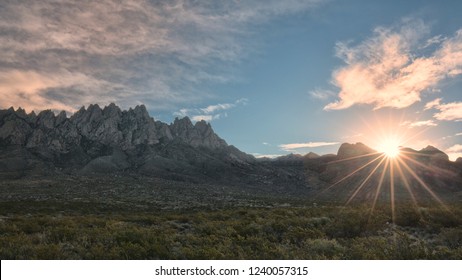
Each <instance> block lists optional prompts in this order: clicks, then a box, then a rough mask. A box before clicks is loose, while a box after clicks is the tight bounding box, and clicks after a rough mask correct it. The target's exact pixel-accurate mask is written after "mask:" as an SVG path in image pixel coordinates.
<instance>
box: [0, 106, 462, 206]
mask: <svg viewBox="0 0 462 280" xmlns="http://www.w3.org/2000/svg"><path fill="white" fill-rule="evenodd" d="M402 153H403V154H405V155H406V157H405V159H407V160H406V162H407V164H406V166H403V167H402V168H401V169H399V170H397V171H396V172H395V173H392V174H393V176H394V177H396V180H394V179H393V180H392V179H391V178H392V177H393V176H390V174H388V173H389V172H390V171H389V169H387V168H386V166H385V165H384V164H382V165H381V166H378V164H376V163H379V162H380V160H377V161H375V163H374V164H372V163H371V164H369V162H371V161H373V160H374V159H376V158H377V157H378V156H380V154H379V153H377V152H376V151H374V150H373V149H371V148H369V147H367V146H366V145H364V144H362V143H356V144H348V143H344V144H342V145H341V146H340V148H339V150H338V153H337V154H336V155H323V156H319V155H317V154H314V153H309V154H306V155H304V156H302V155H293V154H291V155H287V156H283V157H280V158H276V159H256V158H254V157H253V156H252V155H249V154H246V153H244V152H242V151H240V150H239V149H237V148H236V147H234V146H232V145H228V144H227V143H226V141H225V140H223V139H222V138H220V137H219V136H218V135H217V134H216V133H215V132H214V131H213V129H212V127H211V125H210V124H209V123H207V122H205V121H199V122H196V123H195V124H193V123H192V122H191V120H190V119H189V118H188V117H184V118H182V119H179V118H176V119H175V120H174V121H173V123H171V124H166V123H163V122H161V121H156V120H154V119H153V118H152V117H150V115H149V114H148V112H147V110H146V107H145V106H144V105H139V106H136V107H135V108H133V109H132V108H130V109H129V110H121V109H120V108H119V107H117V106H116V105H115V104H110V105H109V106H106V107H104V108H101V107H100V106H98V105H90V106H89V107H88V108H85V107H82V108H81V109H80V110H78V111H77V112H75V113H74V114H73V115H72V116H70V117H68V116H67V115H66V113H65V112H64V111H63V112H60V113H59V114H55V113H54V112H52V111H50V110H45V111H42V112H40V113H38V114H35V113H34V112H31V113H29V114H27V113H26V112H25V111H24V110H23V109H21V108H19V109H17V110H15V109H14V108H9V109H6V110H0V177H1V178H2V179H3V180H9V179H18V178H37V177H38V178H40V177H50V178H52V177H53V176H57V175H59V176H93V175H98V176H109V175H117V176H147V177H158V178H163V179H168V180H176V181H184V182H194V183H214V184H221V185H238V186H241V187H242V188H245V187H246V186H260V187H261V188H264V189H265V190H268V191H278V192H295V193H300V192H304V193H310V192H315V191H316V192H318V191H321V192H322V193H323V194H326V195H327V196H329V195H332V196H335V194H338V193H342V194H343V195H345V196H347V195H348V194H351V193H352V192H356V191H355V190H357V189H358V186H361V188H360V189H361V190H360V191H357V193H358V197H363V198H367V197H370V196H371V195H373V193H374V191H373V190H374V189H375V188H376V186H377V185H378V184H379V183H381V184H383V185H387V184H389V183H390V182H389V181H390V180H392V181H393V183H394V184H396V185H397V187H398V186H400V185H402V186H403V188H402V189H409V188H411V189H414V190H416V192H417V193H422V196H425V194H427V193H428V191H425V187H427V186H432V187H434V188H436V189H437V190H436V191H435V192H437V193H446V194H450V195H453V194H457V195H459V194H460V193H461V191H462V159H461V158H459V159H458V160H457V161H456V162H451V161H449V159H448V156H447V155H446V154H444V153H443V152H442V151H440V150H438V149H436V148H434V147H431V146H428V147H427V148H425V149H422V150H420V151H415V150H412V149H408V148H402ZM403 159H404V157H403ZM377 166H378V167H377ZM372 173H374V174H372ZM385 173H386V174H387V176H385V175H381V174H385ZM369 174H372V175H370V176H369ZM414 175H415V176H414ZM381 177H384V178H382V179H381ZM400 177H404V178H406V179H404V180H403V179H402V178H401V179H400ZM365 178H368V179H367V180H366V182H365V180H364V179H365ZM421 185H424V186H421ZM419 190H420V191H419ZM360 193H361V195H359V194H360Z"/></svg>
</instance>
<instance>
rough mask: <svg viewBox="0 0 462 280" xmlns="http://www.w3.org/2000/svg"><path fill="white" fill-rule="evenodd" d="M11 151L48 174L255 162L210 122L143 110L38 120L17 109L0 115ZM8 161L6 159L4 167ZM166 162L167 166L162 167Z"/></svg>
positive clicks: (1, 135) (48, 115)
mask: <svg viewBox="0 0 462 280" xmlns="http://www.w3.org/2000/svg"><path fill="white" fill-rule="evenodd" d="M11 147H15V149H18V150H21V151H22V153H26V154H28V157H27V158H28V160H26V162H28V164H29V165H33V162H40V161H42V162H44V163H46V164H47V165H49V166H51V168H52V169H53V168H59V169H65V170H73V171H76V170H77V171H81V172H86V173H91V172H113V171H121V170H127V169H129V170H135V171H138V170H141V169H140V167H144V169H145V170H151V169H150V168H148V166H150V165H151V166H156V168H157V169H158V170H159V172H162V171H165V169H169V168H168V166H170V167H171V166H172V165H176V166H181V167H182V168H183V169H188V168H190V169H194V168H197V166H201V165H205V162H206V161H210V162H214V163H215V165H224V166H226V165H227V164H230V162H233V163H234V164H248V163H249V162H252V161H253V160H254V158H253V157H252V156H250V155H247V154H245V153H243V152H241V151H239V150H238V149H236V148H235V147H233V146H229V145H228V144H227V143H226V142H225V141H224V140H223V139H221V138H220V137H219V136H218V135H217V134H216V133H215V132H214V131H213V129H212V127H211V125H210V124H209V123H206V122H205V121H200V122H197V123H196V124H193V123H192V122H191V120H190V119H189V118H188V117H184V118H183V119H175V121H174V122H173V123H172V124H166V123H163V122H161V121H155V120H154V119H153V118H152V117H150V116H149V113H148V111H147V109H146V107H145V106H144V105H139V106H136V107H135V108H133V109H132V108H130V109H129V110H121V109H120V108H119V107H117V106H116V105H115V104H110V105H109V106H107V107H104V108H100V106H99V105H97V104H95V105H90V106H88V108H85V107H82V108H81V109H80V110H78V111H77V112H76V113H75V114H73V115H72V116H71V117H70V118H68V117H67V116H66V113H65V112H60V113H59V114H57V115H55V114H54V113H53V112H52V111H50V110H45V111H42V112H39V114H38V115H36V114H35V112H31V113H29V114H26V112H25V111H24V110H23V109H21V108H19V109H17V110H14V109H13V108H9V109H7V110H0V149H2V150H7V149H11ZM14 157H16V155H15V156H14ZM11 159H12V158H10V157H4V158H3V159H2V161H3V165H7V161H8V160H11ZM31 159H34V160H33V161H32V160H31ZM211 159H214V160H211ZM154 161H155V162H156V163H155V164H154V163H153V162H154ZM166 161H170V165H162V163H165V162H166ZM171 161H173V162H171ZM180 161H182V162H180ZM218 163H220V164H218ZM28 164H26V165H28ZM185 164H186V165H187V166H186V167H185ZM24 166H25V165H24V164H20V165H18V168H17V169H18V171H21V172H19V173H21V174H23V173H24V172H23V171H24V170H26V169H25V168H24ZM0 167H1V165H0ZM193 167H194V168H193ZM223 168H224V167H223ZM173 169H175V168H173ZM199 169H200V168H199ZM0 171H1V170H0ZM199 172H202V171H199Z"/></svg>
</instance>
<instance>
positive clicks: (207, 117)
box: [173, 98, 248, 122]
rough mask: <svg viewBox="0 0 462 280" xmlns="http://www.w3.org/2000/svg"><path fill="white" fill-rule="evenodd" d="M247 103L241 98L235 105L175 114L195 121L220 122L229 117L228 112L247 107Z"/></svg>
mask: <svg viewBox="0 0 462 280" xmlns="http://www.w3.org/2000/svg"><path fill="white" fill-rule="evenodd" d="M247 102H248V99H247V98H240V99H238V100H236V101H235V102H234V103H220V104H214V105H209V106H207V107H205V108H182V109H180V110H178V111H177V112H175V113H173V114H174V115H175V116H180V117H185V116H189V117H191V119H192V120H193V121H201V120H204V121H208V122H210V121H212V120H218V119H220V118H222V117H227V116H228V113H227V112H226V111H227V110H229V109H232V108H234V107H236V106H238V105H246V104H247Z"/></svg>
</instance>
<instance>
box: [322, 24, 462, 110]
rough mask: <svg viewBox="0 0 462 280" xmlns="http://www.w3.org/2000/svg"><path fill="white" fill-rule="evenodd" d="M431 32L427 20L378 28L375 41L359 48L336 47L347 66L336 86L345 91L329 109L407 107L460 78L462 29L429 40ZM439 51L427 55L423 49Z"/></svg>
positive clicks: (338, 72) (339, 72)
mask: <svg viewBox="0 0 462 280" xmlns="http://www.w3.org/2000/svg"><path fill="white" fill-rule="evenodd" d="M428 33H429V28H428V27H427V26H426V25H425V24H424V23H423V22H422V21H411V22H407V23H405V24H404V25H402V27H400V28H399V29H398V28H385V27H379V28H376V29H375V30H374V36H373V37H372V38H369V39H367V40H365V41H363V42H361V43H359V44H358V45H355V46H351V45H350V44H347V43H338V44H337V56H338V57H340V58H341V59H343V60H344V62H345V63H346V64H347V65H346V66H344V67H341V68H339V69H337V70H335V71H334V72H333V74H332V76H333V79H332V83H333V85H335V86H336V87H338V88H339V89H340V91H339V93H338V97H339V100H337V101H335V102H332V103H329V104H328V105H327V106H325V109H326V110H339V109H345V108H348V107H351V106H353V105H355V104H369V105H373V106H374V108H375V109H378V108H382V107H393V108H405V107H408V106H410V105H412V104H414V103H416V102H418V101H420V100H421V95H422V93H424V92H425V91H427V90H432V89H433V88H434V87H436V86H438V84H439V82H440V81H442V80H443V79H445V78H451V77H454V76H456V75H459V74H460V73H461V71H460V70H461V69H462V29H460V30H458V31H457V32H456V33H455V35H454V36H453V37H449V38H443V37H438V36H437V37H433V38H430V39H429V40H424V38H425V37H426V36H427V34H428ZM429 45H434V46H436V50H435V51H433V52H432V53H430V54H429V55H428V56H424V55H421V54H420V53H422V52H421V51H420V52H418V50H421V49H422V47H421V46H423V47H426V46H429Z"/></svg>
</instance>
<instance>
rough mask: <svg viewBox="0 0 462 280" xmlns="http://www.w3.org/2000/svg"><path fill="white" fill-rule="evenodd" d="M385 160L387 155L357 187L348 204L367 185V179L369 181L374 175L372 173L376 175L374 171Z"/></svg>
mask: <svg viewBox="0 0 462 280" xmlns="http://www.w3.org/2000/svg"><path fill="white" fill-rule="evenodd" d="M385 160H386V157H383V158H382V160H381V161H380V162H379V163H377V165H376V166H375V168H374V169H373V170H372V171H371V172H369V175H368V176H367V177H366V179H364V181H363V182H362V183H361V185H359V187H357V188H356V190H355V192H354V193H353V194H352V195H351V196H350V198H349V199H348V201H347V202H346V205H348V204H349V203H350V202H351V201H352V200H353V199H354V198H355V196H356V195H357V194H358V193H359V192H360V191H361V189H362V188H363V187H364V185H366V183H367V181H369V179H370V178H371V177H372V175H374V173H375V172H376V171H377V169H378V168H379V167H380V166H381V165H382V163H383V162H384V161H385Z"/></svg>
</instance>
